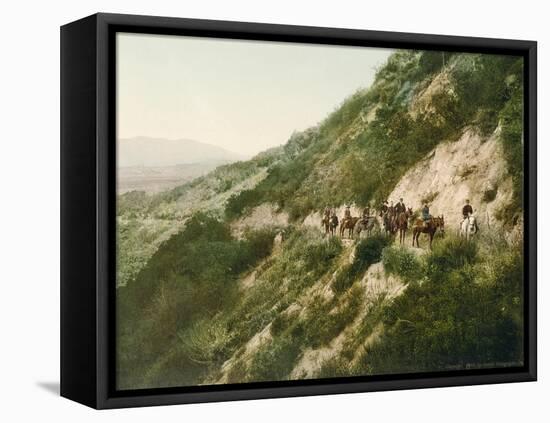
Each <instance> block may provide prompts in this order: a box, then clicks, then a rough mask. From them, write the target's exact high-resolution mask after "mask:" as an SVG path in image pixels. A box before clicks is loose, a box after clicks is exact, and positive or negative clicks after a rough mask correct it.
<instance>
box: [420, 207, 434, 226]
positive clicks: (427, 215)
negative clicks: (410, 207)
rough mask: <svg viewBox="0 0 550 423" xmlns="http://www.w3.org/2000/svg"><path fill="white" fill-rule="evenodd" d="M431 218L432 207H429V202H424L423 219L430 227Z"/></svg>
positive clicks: (425, 224)
mask: <svg viewBox="0 0 550 423" xmlns="http://www.w3.org/2000/svg"><path fill="white" fill-rule="evenodd" d="M431 219H432V216H431V215H430V208H429V207H428V203H424V207H422V221H423V222H424V227H428V224H429V222H430V220H431Z"/></svg>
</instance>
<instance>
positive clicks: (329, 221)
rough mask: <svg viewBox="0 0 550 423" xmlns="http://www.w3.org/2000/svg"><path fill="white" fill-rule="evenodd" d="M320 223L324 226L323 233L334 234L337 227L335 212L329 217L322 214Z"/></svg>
mask: <svg viewBox="0 0 550 423" xmlns="http://www.w3.org/2000/svg"><path fill="white" fill-rule="evenodd" d="M321 225H322V226H323V227H324V228H325V235H328V234H329V233H330V234H331V235H334V233H335V232H336V228H337V227H338V216H336V215H335V214H334V215H332V216H330V217H329V216H324V217H323V220H322V221H321Z"/></svg>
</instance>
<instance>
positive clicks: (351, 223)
mask: <svg viewBox="0 0 550 423" xmlns="http://www.w3.org/2000/svg"><path fill="white" fill-rule="evenodd" d="M358 220H359V218H358V217H349V218H347V219H344V220H342V223H341V224H340V237H342V238H343V237H344V231H345V230H346V229H348V231H349V232H348V238H352V237H353V230H354V229H355V225H356V224H357V221H358Z"/></svg>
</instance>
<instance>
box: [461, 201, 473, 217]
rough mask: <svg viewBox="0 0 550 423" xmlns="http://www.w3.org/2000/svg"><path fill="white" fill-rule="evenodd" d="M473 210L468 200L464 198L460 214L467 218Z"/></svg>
mask: <svg viewBox="0 0 550 423" xmlns="http://www.w3.org/2000/svg"><path fill="white" fill-rule="evenodd" d="M473 212H474V209H472V206H471V205H470V200H466V204H465V205H464V207H462V216H464V219H467V218H468V217H469V216H470V215H471V214H472V213H473Z"/></svg>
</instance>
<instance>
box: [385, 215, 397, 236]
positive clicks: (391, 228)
mask: <svg viewBox="0 0 550 423" xmlns="http://www.w3.org/2000/svg"><path fill="white" fill-rule="evenodd" d="M382 223H383V225H384V229H385V231H386V235H393V234H394V233H395V231H396V230H397V228H396V226H395V217H394V215H393V214H390V213H389V212H386V213H384V214H383V215H382Z"/></svg>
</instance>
